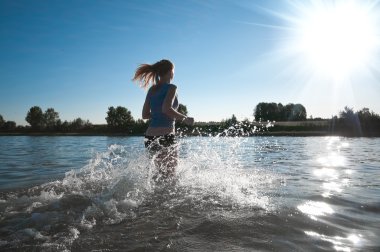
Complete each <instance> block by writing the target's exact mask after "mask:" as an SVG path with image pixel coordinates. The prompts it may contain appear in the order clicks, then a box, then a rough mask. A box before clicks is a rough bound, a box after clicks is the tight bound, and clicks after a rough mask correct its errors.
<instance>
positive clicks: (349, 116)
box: [339, 106, 357, 121]
mask: <svg viewBox="0 0 380 252" xmlns="http://www.w3.org/2000/svg"><path fill="white" fill-rule="evenodd" d="M339 118H341V119H344V120H348V121H350V120H356V118H357V115H356V114H355V112H354V109H353V108H349V107H347V106H345V107H344V109H343V111H340V112H339Z"/></svg>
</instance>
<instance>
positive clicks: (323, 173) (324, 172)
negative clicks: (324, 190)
mask: <svg viewBox="0 0 380 252" xmlns="http://www.w3.org/2000/svg"><path fill="white" fill-rule="evenodd" d="M314 174H315V175H316V176H318V177H330V178H338V173H337V171H336V170H334V169H332V168H321V169H316V170H314Z"/></svg>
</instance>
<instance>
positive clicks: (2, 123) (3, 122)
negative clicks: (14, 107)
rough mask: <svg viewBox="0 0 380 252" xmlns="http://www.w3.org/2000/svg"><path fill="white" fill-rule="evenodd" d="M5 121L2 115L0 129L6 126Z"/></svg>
mask: <svg viewBox="0 0 380 252" xmlns="http://www.w3.org/2000/svg"><path fill="white" fill-rule="evenodd" d="M4 124H5V120H4V118H3V116H2V115H0V129H1V128H2V127H3V126H4Z"/></svg>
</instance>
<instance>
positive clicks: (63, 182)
mask: <svg viewBox="0 0 380 252" xmlns="http://www.w3.org/2000/svg"><path fill="white" fill-rule="evenodd" d="M379 153H380V139H379V138H341V137H262V136H257V137H188V138H181V139H180V140H179V155H180V159H179V165H178V167H177V170H176V175H175V177H174V178H173V180H171V181H168V182H162V181H155V179H154V174H155V170H156V169H155V166H154V164H153V162H152V160H151V159H150V158H149V155H148V154H147V153H146V151H145V149H144V148H143V138H142V137H69V136H61V137H59V136H57V137H51V136H50V137H41V136H38V137H33V136H2V137H0V250H1V251H380V239H379V237H380V154H379Z"/></svg>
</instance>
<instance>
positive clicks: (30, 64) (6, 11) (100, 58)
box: [0, 0, 380, 125]
mask: <svg viewBox="0 0 380 252" xmlns="http://www.w3.org/2000/svg"><path fill="white" fill-rule="evenodd" d="M377 2H378V1H369V0H368V1H365V0H363V1H349V0H348V1H280V0H271V1H259V0H257V1H253V0H247V1H245V0H231V1H227V0H215V1H211V0H210V1H207V0H183V1H167V0H160V1H153V0H152V1H147V0H136V1H132V0H129V1H125V0H120V1H118V0H109V1H106V0H102V1H100V0H88V1H84V0H79V1H78V0H74V1H71V0H65V1H55V0H45V1H40V0H33V1H29V0H25V1H19V0H9V1H8V0H0V87H1V89H0V114H1V115H2V116H3V117H4V119H5V120H11V121H16V123H17V124H21V125H26V124H27V123H26V121H25V116H26V113H27V111H28V110H29V109H30V107H32V106H35V105H37V106H40V107H41V108H42V109H43V110H44V111H45V110H46V109H47V108H50V107H52V108H54V109H55V110H56V111H57V112H59V115H60V118H61V120H68V121H71V120H73V119H75V118H77V117H81V118H82V119H88V120H90V121H91V122H92V123H94V124H99V123H105V117H106V112H107V110H108V107H109V106H124V107H127V108H128V109H129V110H130V111H131V112H132V115H133V117H134V118H135V119H137V118H141V108H142V104H143V102H144V98H145V91H144V90H143V89H141V88H139V87H138V85H136V84H134V83H132V82H131V78H132V77H133V74H134V71H135V69H136V67H137V66H138V65H139V64H141V63H154V62H156V61H158V60H160V59H162V58H167V59H170V60H172V61H173V62H174V64H175V66H176V69H175V78H174V81H173V83H175V84H176V85H177V86H178V93H179V100H180V102H181V103H183V104H185V105H186V106H187V108H188V111H189V114H190V115H191V116H193V117H195V120H196V121H219V120H221V119H226V118H229V117H231V115H232V114H235V115H236V116H237V117H238V118H239V119H243V118H249V119H251V118H252V114H253V110H254V108H255V106H256V105H257V103H259V102H276V103H279V102H281V103H283V104H287V103H290V102H292V103H301V104H303V105H304V106H305V107H306V110H307V113H308V117H309V116H310V115H312V116H313V117H324V118H326V117H331V116H332V115H337V114H338V112H339V111H340V110H342V109H343V107H344V106H346V105H347V106H349V107H353V108H354V109H355V110H359V109H361V108H363V107H368V108H370V109H371V110H373V111H374V112H376V113H380V64H379V61H380V60H379V59H380V56H379V55H380V54H379V44H380V43H379V41H380V40H379V36H380V35H379V32H380V26H379V23H380V22H379V19H380V12H379V9H380V4H377ZM347 3H349V4H347ZM352 20H354V21H352Z"/></svg>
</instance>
